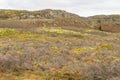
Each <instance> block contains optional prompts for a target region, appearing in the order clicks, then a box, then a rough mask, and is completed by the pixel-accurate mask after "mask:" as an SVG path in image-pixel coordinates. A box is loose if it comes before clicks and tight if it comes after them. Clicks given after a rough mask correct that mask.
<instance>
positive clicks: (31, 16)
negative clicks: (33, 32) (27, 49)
mask: <svg viewBox="0 0 120 80" xmlns="http://www.w3.org/2000/svg"><path fill="white" fill-rule="evenodd" d="M43 26H49V27H50V26H52V27H58V26H59V27H63V28H67V29H78V28H81V27H83V28H93V29H98V30H102V31H108V32H120V15H97V16H91V17H80V16H78V15H76V14H73V13H69V12H66V11H64V10H52V9H45V10H39V11H26V10H0V27H14V28H21V27H22V28H26V29H30V28H34V27H43Z"/></svg>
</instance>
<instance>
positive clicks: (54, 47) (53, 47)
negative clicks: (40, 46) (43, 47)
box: [50, 46, 58, 51]
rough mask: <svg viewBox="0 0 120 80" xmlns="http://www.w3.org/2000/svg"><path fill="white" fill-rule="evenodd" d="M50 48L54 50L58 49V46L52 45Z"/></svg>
mask: <svg viewBox="0 0 120 80" xmlns="http://www.w3.org/2000/svg"><path fill="white" fill-rule="evenodd" d="M50 50H52V51H56V50H58V48H57V47H56V46H52V47H50Z"/></svg>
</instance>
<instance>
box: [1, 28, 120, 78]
mask: <svg viewBox="0 0 120 80" xmlns="http://www.w3.org/2000/svg"><path fill="white" fill-rule="evenodd" d="M119 44H120V33H110V32H103V31H98V30H93V29H83V28H79V29H78V30H71V29H63V28H61V27H36V28H34V29H33V30H28V31H25V30H22V29H14V28H0V80H119V79H120V49H119V48H120V45H119Z"/></svg>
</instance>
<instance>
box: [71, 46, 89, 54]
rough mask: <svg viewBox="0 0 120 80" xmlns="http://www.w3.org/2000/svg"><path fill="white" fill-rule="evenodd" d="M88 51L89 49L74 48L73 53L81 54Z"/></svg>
mask: <svg viewBox="0 0 120 80" xmlns="http://www.w3.org/2000/svg"><path fill="white" fill-rule="evenodd" d="M87 49H88V47H81V48H73V49H72V50H71V51H72V52H73V53H79V52H81V51H85V50H87Z"/></svg>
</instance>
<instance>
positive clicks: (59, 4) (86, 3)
mask: <svg viewBox="0 0 120 80" xmlns="http://www.w3.org/2000/svg"><path fill="white" fill-rule="evenodd" d="M119 4H120V0H1V1H0V8H1V9H24V10H39V9H46V8H53V9H63V10H66V11H69V12H73V13H76V14H79V15H81V16H91V15H98V14H120V5H119Z"/></svg>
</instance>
